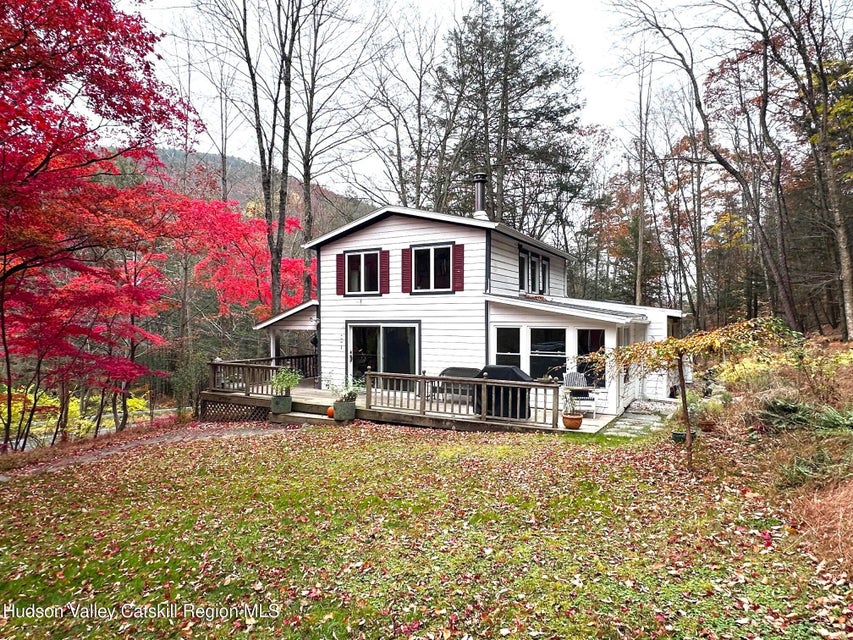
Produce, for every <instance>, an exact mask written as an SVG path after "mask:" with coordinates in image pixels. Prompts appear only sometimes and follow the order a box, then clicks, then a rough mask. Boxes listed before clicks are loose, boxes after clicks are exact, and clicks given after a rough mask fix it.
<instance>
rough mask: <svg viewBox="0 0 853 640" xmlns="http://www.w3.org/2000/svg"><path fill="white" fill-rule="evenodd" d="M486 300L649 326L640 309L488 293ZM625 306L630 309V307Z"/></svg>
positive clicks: (593, 318)
mask: <svg viewBox="0 0 853 640" xmlns="http://www.w3.org/2000/svg"><path fill="white" fill-rule="evenodd" d="M486 300H488V301H490V302H498V303H500V304H506V305H509V306H511V307H521V308H524V309H535V310H537V311H547V312H548V313H557V314H559V315H564V316H582V317H584V318H589V319H590V320H598V321H600V322H608V323H611V324H617V325H626V324H647V323H648V322H649V318H648V316H646V315H645V314H644V313H640V312H639V309H638V310H637V311H633V310H631V309H630V308H626V309H613V308H608V309H605V308H603V307H601V306H598V305H597V304H596V303H595V302H590V303H589V304H582V303H580V302H578V301H575V300H572V302H558V301H556V300H554V299H547V298H542V299H539V298H528V297H525V298H517V297H513V296H506V295H500V294H496V293H487V294H486ZM624 306H625V307H630V305H624Z"/></svg>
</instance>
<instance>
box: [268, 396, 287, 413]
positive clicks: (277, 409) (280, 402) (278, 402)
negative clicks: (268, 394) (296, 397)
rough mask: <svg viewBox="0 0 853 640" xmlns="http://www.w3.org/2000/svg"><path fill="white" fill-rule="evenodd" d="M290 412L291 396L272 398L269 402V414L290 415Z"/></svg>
mask: <svg viewBox="0 0 853 640" xmlns="http://www.w3.org/2000/svg"><path fill="white" fill-rule="evenodd" d="M292 410H293V397H292V396H273V397H272V400H270V413H290V412H291V411H292Z"/></svg>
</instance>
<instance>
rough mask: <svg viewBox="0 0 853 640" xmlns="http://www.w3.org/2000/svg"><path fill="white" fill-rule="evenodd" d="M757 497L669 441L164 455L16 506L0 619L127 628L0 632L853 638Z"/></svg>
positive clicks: (171, 449)
mask: <svg viewBox="0 0 853 640" xmlns="http://www.w3.org/2000/svg"><path fill="white" fill-rule="evenodd" d="M200 428H204V427H200ZM720 449H721V451H723V450H725V455H728V456H730V458H731V459H732V464H733V465H734V466H737V465H736V464H735V462H736V460H735V457H736V456H737V455H738V452H736V451H732V450H731V447H728V448H727V450H726V448H723V447H720ZM705 455H707V456H716V455H722V454H719V453H718V452H715V451H714V447H713V446H711V447H709V449H708V450H707V451H706V452H705ZM704 462H706V463H707V460H705V461H704ZM708 468H712V465H708ZM729 471H731V469H730V470H729ZM756 479H757V478H756V477H753V476H752V475H750V473H749V472H748V471H747V472H744V473H727V474H726V475H720V474H713V475H711V474H708V475H706V476H703V477H696V478H694V477H690V476H688V475H686V473H685V472H684V470H683V466H682V460H681V458H680V455H679V453H678V449H676V448H675V446H674V445H672V444H670V443H668V442H664V441H662V440H655V439H651V440H644V441H641V442H628V441H622V440H619V441H600V440H597V439H583V438H571V437H559V436H538V435H520V434H462V433H454V432H449V431H431V430H421V429H408V428H401V427H391V426H382V425H373V424H368V423H354V424H353V425H350V426H347V427H334V428H306V429H300V430H291V431H282V432H272V433H269V434H268V435H258V434H255V435H253V436H252V437H243V438H212V439H196V440H185V441H182V442H179V443H174V442H157V441H155V442H150V443H148V444H147V445H146V446H140V447H133V448H128V449H127V450H125V451H122V452H121V455H114V456H109V457H105V458H103V459H102V460H99V461H93V462H91V463H89V464H82V465H77V466H73V467H69V468H67V469H64V470H61V471H58V472H56V473H51V474H38V475H34V476H32V477H27V478H16V479H15V482H14V483H12V484H10V485H9V486H8V487H6V489H7V490H6V492H5V493H4V494H3V495H2V497H0V531H2V534H0V551H2V554H1V555H0V602H15V603H17V604H18V605H20V606H25V605H34V606H40V607H51V606H55V607H63V609H62V611H66V612H67V611H69V603H72V604H74V605H75V606H78V607H79V606H80V605H86V606H94V605H98V606H102V607H106V608H107V609H110V608H112V609H115V610H116V611H117V612H118V613H122V612H123V613H125V614H131V615H117V616H116V618H115V619H114V620H103V619H95V620H93V619H89V618H82V617H73V616H71V615H63V616H62V617H56V618H46V617H42V618H18V617H7V618H5V619H3V618H0V636H6V635H8V636H16V635H25V634H29V635H30V636H32V637H45V638H46V637H56V636H64V637H81V638H83V637H88V636H90V635H91V633H92V630H93V629H95V628H97V632H98V635H99V637H172V636H174V635H177V634H181V635H184V636H187V637H190V636H195V637H231V636H235V635H242V634H245V633H247V632H250V633H251V634H252V635H253V636H255V637H271V638H273V637H275V638H277V637H299V638H302V637H306V638H386V637H410V638H430V639H433V640H434V639H436V638H442V639H450V638H460V639H461V638H465V637H468V638H471V639H473V638H481V637H486V638H488V637H493V638H505V637H506V638H522V637H523V638H572V637H579V638H584V637H604V638H775V637H798V638H808V637H819V636H822V637H827V638H844V637H853V622H851V619H853V609H851V607H850V603H851V600H853V598H851V588H850V584H849V583H848V582H847V581H846V579H845V577H844V576H838V575H834V574H833V573H832V572H831V571H830V568H828V567H827V566H826V565H822V564H819V563H818V562H817V560H816V559H815V558H813V557H810V556H809V554H808V553H807V550H806V549H804V548H803V547H802V545H801V540H800V537H799V533H798V531H797V530H796V528H795V527H794V526H792V523H790V522H788V521H787V519H786V516H785V515H784V513H782V512H781V511H780V510H779V509H778V508H776V507H774V506H773V505H772V504H770V503H769V501H768V499H767V498H766V496H765V495H764V492H763V490H762V486H761V485H760V482H756ZM122 607H124V609H122ZM157 607H160V609H157ZM148 613H150V614H151V615H150V616H148V615H147V614H148ZM158 613H160V614H162V615H155V614H158ZM133 614H136V615H133ZM839 634H840V635H839Z"/></svg>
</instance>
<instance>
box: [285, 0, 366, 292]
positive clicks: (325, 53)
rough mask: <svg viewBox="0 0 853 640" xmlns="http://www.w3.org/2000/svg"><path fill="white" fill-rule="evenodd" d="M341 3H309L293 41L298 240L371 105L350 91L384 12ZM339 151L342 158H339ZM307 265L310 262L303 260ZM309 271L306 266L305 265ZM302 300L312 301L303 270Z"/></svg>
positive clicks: (309, 228) (309, 230)
mask: <svg viewBox="0 0 853 640" xmlns="http://www.w3.org/2000/svg"><path fill="white" fill-rule="evenodd" d="M355 6H356V5H353V4H352V3H350V2H346V1H344V0H313V2H312V4H311V6H310V10H309V11H307V12H306V20H305V24H304V26H303V28H302V29H301V31H300V33H299V34H298V36H297V39H296V51H295V53H296V57H295V68H294V70H295V73H296V75H297V78H298V84H299V91H297V92H296V94H295V96H296V99H297V100H296V107H297V108H298V113H296V114H295V116H296V117H294V118H293V121H292V125H291V126H292V128H293V132H294V135H293V147H294V149H295V152H296V156H297V159H298V162H299V168H300V172H301V181H302V209H303V212H302V239H303V241H304V242H307V241H309V240H310V239H311V238H313V236H314V231H315V229H314V227H315V224H314V223H315V220H314V200H315V194H322V193H323V191H322V190H318V189H315V188H314V181H315V180H316V179H317V178H318V177H319V176H321V175H323V174H325V173H328V172H330V171H332V170H334V169H337V168H338V167H339V166H340V165H341V164H342V163H344V162H346V161H347V159H346V155H347V149H346V147H348V146H349V145H350V144H351V143H352V142H354V141H355V140H357V139H358V138H359V137H360V136H361V132H360V130H359V122H360V121H361V120H362V119H363V116H364V114H365V112H366V110H367V109H368V106H369V105H370V103H371V102H372V100H373V97H372V96H371V95H367V96H366V97H365V96H362V95H357V93H356V91H355V88H354V87H353V85H354V84H355V83H357V82H359V80H361V81H362V82H361V84H362V85H367V84H369V83H368V82H365V81H364V79H363V78H361V77H360V76H361V73H362V71H363V70H364V69H365V68H366V66H367V65H368V64H369V62H370V60H371V58H372V56H373V55H374V53H375V52H374V47H373V44H372V43H373V42H374V39H375V35H376V32H377V30H378V29H379V25H380V24H381V18H382V16H383V14H382V12H381V11H379V10H378V9H374V11H373V13H372V14H371V15H366V16H359V15H356V14H355V10H354V7H355ZM339 151H343V153H338V152H339ZM305 259H306V262H308V261H310V257H308V256H306V258H305ZM306 266H307V265H306ZM303 291H304V296H305V298H306V299H308V298H309V297H310V295H311V274H310V272H308V271H307V270H306V276H305V286H304V288H303Z"/></svg>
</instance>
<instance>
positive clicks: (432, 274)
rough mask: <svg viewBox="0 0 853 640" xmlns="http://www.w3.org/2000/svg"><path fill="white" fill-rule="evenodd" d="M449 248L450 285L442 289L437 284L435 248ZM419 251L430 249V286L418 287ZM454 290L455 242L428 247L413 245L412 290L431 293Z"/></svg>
mask: <svg viewBox="0 0 853 640" xmlns="http://www.w3.org/2000/svg"><path fill="white" fill-rule="evenodd" d="M436 249H447V250H448V253H449V254H450V255H449V261H448V264H449V273H448V276H449V278H448V286H447V287H442V288H441V289H438V288H436V286H435V250H436ZM419 251H429V288H428V289H418V287H417V286H416V284H417V263H418V258H417V254H418V252H419ZM447 291H453V244H437V245H430V246H428V247H412V292H413V293H430V292H442V293H443V292H447Z"/></svg>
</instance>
